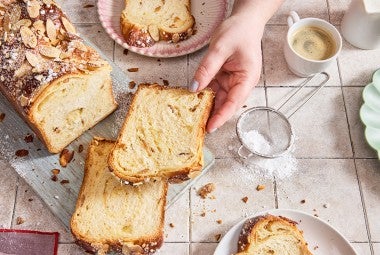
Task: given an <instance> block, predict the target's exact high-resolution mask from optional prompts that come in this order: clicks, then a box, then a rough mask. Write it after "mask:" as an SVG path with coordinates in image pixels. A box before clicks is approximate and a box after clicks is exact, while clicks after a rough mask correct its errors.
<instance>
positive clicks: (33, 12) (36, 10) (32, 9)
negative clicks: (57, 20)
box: [26, 0, 41, 19]
mask: <svg viewBox="0 0 380 255" xmlns="http://www.w3.org/2000/svg"><path fill="white" fill-rule="evenodd" d="M26 9H27V11H28V14H29V16H30V17H31V18H33V19H35V18H37V17H38V16H39V15H40V9H41V6H40V3H39V2H38V1H36V0H32V1H28V3H27V6H26Z"/></svg>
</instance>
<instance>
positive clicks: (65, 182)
mask: <svg viewBox="0 0 380 255" xmlns="http://www.w3.org/2000/svg"><path fill="white" fill-rule="evenodd" d="M67 183H70V181H69V180H62V181H61V184H62V185H63V184H67Z"/></svg>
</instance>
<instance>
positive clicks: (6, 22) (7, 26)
mask: <svg viewBox="0 0 380 255" xmlns="http://www.w3.org/2000/svg"><path fill="white" fill-rule="evenodd" d="M3 28H4V31H5V32H9V31H10V30H11V20H10V17H9V14H8V13H6V14H5V15H4V18H3Z"/></svg>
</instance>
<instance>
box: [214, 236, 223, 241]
mask: <svg viewBox="0 0 380 255" xmlns="http://www.w3.org/2000/svg"><path fill="white" fill-rule="evenodd" d="M221 237H222V234H217V235H215V241H217V242H219V241H220V238H221Z"/></svg>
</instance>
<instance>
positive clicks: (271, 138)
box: [236, 72, 330, 159]
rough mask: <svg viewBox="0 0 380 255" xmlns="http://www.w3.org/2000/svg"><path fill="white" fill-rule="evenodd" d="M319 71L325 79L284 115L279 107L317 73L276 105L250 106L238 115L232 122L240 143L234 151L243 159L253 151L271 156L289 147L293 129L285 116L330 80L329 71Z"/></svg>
mask: <svg viewBox="0 0 380 255" xmlns="http://www.w3.org/2000/svg"><path fill="white" fill-rule="evenodd" d="M320 74H322V75H324V76H325V79H324V80H323V81H322V82H321V83H320V84H319V85H318V87H317V88H316V89H315V90H314V91H313V92H312V93H311V95H309V96H308V97H307V98H306V99H305V100H304V101H303V102H302V103H301V104H300V105H299V106H298V107H297V108H296V109H295V110H294V111H293V112H291V113H290V114H289V115H288V116H286V115H284V114H283V113H281V112H280V110H281V108H282V107H283V106H285V104H286V103H287V102H289V101H290V99H291V98H292V97H294V96H295V95H296V94H297V93H298V92H299V91H300V90H301V89H302V88H304V87H305V86H306V85H307V84H308V83H309V82H310V81H311V80H312V79H314V77H316V76H318V74H316V75H314V76H311V77H309V78H307V79H305V80H304V81H303V82H302V83H301V84H300V87H299V88H298V89H297V90H296V91H295V92H294V93H293V94H292V95H290V97H289V98H288V99H287V100H285V102H284V103H282V104H281V106H280V107H279V108H277V109H274V108H271V107H266V106H259V107H253V108H250V109H248V110H246V111H245V112H243V113H242V114H241V115H240V117H239V119H238V121H237V125H236V133H237V136H238V138H239V140H240V142H241V144H242V145H241V146H240V148H239V150H238V154H239V156H240V157H242V158H245V159H246V158H248V157H250V156H252V155H253V154H255V155H258V156H262V157H266V158H275V157H279V156H281V155H283V154H284V153H286V152H288V151H289V150H290V149H291V147H292V145H293V143H294V132H293V128H292V125H291V124H290V122H289V118H290V117H291V116H292V115H293V114H295V113H296V112H297V111H298V110H299V109H300V108H301V107H302V106H303V105H305V104H306V103H307V102H308V101H309V100H310V99H311V98H312V97H313V96H314V95H315V94H316V93H317V92H318V91H319V90H320V89H322V88H323V87H324V85H325V84H326V82H327V81H328V80H329V79H330V76H329V74H327V73H325V72H322V73H320Z"/></svg>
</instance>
